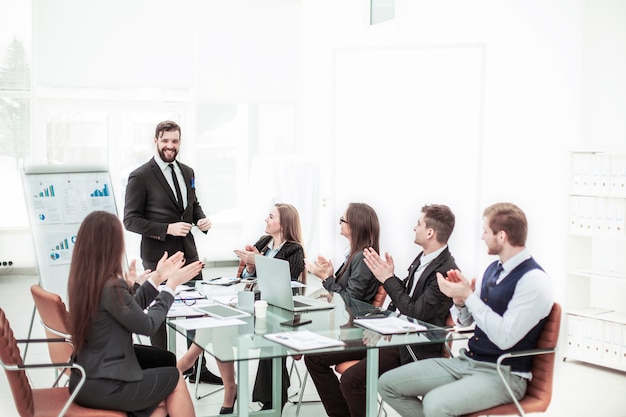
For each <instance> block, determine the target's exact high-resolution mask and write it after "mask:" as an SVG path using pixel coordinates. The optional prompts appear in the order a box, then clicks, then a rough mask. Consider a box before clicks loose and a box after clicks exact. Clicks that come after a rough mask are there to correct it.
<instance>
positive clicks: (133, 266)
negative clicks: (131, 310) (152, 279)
mask: <svg viewBox="0 0 626 417" xmlns="http://www.w3.org/2000/svg"><path fill="white" fill-rule="evenodd" d="M150 272H151V271H150V270H149V269H146V270H144V271H143V273H142V274H141V275H139V276H137V260H136V259H133V260H131V261H130V265H129V266H128V272H124V279H125V280H126V282H127V283H128V286H129V287H131V288H132V287H133V286H134V285H135V284H139V285H141V284H143V282H144V281H145V280H146V279H147V278H148V277H149V276H150Z"/></svg>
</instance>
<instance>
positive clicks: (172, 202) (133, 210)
mask: <svg viewBox="0 0 626 417" xmlns="http://www.w3.org/2000/svg"><path fill="white" fill-rule="evenodd" d="M177 163H178V166H179V167H180V169H181V171H182V173H183V177H184V178H185V187H187V208H186V209H185V210H184V211H182V212H181V210H180V208H179V207H178V204H177V202H176V196H175V195H174V192H173V191H172V188H171V187H170V185H169V184H168V183H167V180H166V179H165V176H164V175H163V172H162V171H161V168H160V167H159V165H158V164H157V163H156V161H155V160H154V158H152V159H150V161H148V162H147V163H145V164H143V165H142V166H140V167H139V168H137V169H136V170H134V171H133V172H131V174H130V175H129V177H128V185H127V186H126V199H125V200H126V202H125V206H124V226H125V227H126V229H127V230H130V231H131V232H135V233H139V234H140V235H141V259H142V261H143V266H144V268H149V269H152V270H154V269H155V267H156V264H157V262H158V261H159V259H161V257H162V256H163V252H164V251H167V253H168V254H169V255H172V254H174V253H176V252H177V251H182V252H184V254H185V260H186V263H190V262H194V261H197V260H198V259H199V258H198V251H197V249H196V243H195V241H194V238H193V234H192V233H189V234H187V236H186V237H178V236H171V235H168V234H167V226H168V224H170V223H176V222H180V221H184V222H186V223H191V224H195V223H196V222H197V221H198V220H200V219H202V218H204V217H206V216H205V215H204V212H203V211H202V207H200V203H198V199H197V198H196V190H195V187H194V182H195V176H194V172H193V169H191V167H189V166H187V165H184V164H181V163H180V162H177ZM181 186H182V184H181Z"/></svg>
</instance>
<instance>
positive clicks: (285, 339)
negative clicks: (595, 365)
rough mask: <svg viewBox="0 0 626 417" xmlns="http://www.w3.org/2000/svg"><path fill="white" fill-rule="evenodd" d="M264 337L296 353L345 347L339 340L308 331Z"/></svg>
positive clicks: (273, 334)
mask: <svg viewBox="0 0 626 417" xmlns="http://www.w3.org/2000/svg"><path fill="white" fill-rule="evenodd" d="M264 336H265V338H267V339H269V340H271V341H273V342H276V343H280V344H281V345H285V346H287V347H288V348H291V349H294V350H297V351H303V350H314V349H321V348H325V347H333V346H344V345H345V343H343V342H342V341H341V340H335V339H331V338H330V337H326V336H322V335H319V334H317V333H313V332H311V331H309V330H302V331H293V332H283V333H271V334H266V335H264Z"/></svg>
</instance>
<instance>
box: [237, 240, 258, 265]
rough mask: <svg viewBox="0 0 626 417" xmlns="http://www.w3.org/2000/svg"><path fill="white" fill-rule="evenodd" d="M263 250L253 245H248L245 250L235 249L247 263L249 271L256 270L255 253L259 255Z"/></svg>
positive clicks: (240, 258) (238, 256) (238, 255)
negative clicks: (260, 250)
mask: <svg viewBox="0 0 626 417" xmlns="http://www.w3.org/2000/svg"><path fill="white" fill-rule="evenodd" d="M260 253H261V252H259V250H258V249H257V248H256V247H255V246H252V245H246V248H245V250H240V249H235V255H237V258H239V260H240V261H242V262H243V263H244V264H246V269H247V270H248V272H254V268H255V263H254V255H259V254H260Z"/></svg>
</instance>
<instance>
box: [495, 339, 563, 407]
mask: <svg viewBox="0 0 626 417" xmlns="http://www.w3.org/2000/svg"><path fill="white" fill-rule="evenodd" d="M554 352H556V348H546V349H529V350H520V351H518V352H508V353H503V354H502V355H500V356H499V357H498V360H497V361H496V370H497V371H498V375H499V376H500V379H501V380H502V383H503V384H504V386H505V387H506V390H507V391H508V393H509V395H510V396H511V399H512V400H513V401H512V402H513V403H514V404H515V407H516V408H517V410H518V411H519V413H520V416H523V415H524V410H523V409H522V406H521V405H520V403H519V401H518V400H517V398H515V395H514V394H513V390H512V389H511V387H510V386H509V384H508V382H507V381H506V379H505V378H504V373H503V372H502V362H503V361H504V360H506V359H509V358H520V357H524V356H537V355H545V354H548V353H554Z"/></svg>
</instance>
